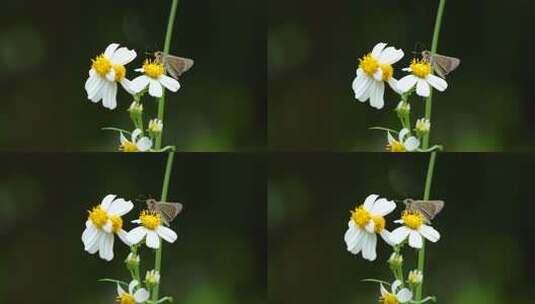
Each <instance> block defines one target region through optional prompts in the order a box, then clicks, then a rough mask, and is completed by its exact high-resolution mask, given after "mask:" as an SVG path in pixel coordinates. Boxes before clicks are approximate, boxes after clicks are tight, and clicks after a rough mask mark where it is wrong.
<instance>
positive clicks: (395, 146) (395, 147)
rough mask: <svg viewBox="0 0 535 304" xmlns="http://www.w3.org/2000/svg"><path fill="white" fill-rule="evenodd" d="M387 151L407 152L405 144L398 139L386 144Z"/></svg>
mask: <svg viewBox="0 0 535 304" xmlns="http://www.w3.org/2000/svg"><path fill="white" fill-rule="evenodd" d="M386 151H388V152H405V151H406V150H405V146H404V145H403V144H402V143H400V142H399V141H397V140H395V139H394V140H393V141H392V143H390V144H388V145H386Z"/></svg>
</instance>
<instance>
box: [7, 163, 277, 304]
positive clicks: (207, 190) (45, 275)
mask: <svg viewBox="0 0 535 304" xmlns="http://www.w3.org/2000/svg"><path fill="white" fill-rule="evenodd" d="M0 157H1V159H2V163H3V164H4V166H3V170H2V173H0V240H2V246H1V248H2V250H0V303H6V304H8V303H21V304H26V303H28V304H30V303H41V304H49V303H50V304H52V303H54V304H56V303H76V304H85V303H87V304H93V303H115V297H116V287H115V285H114V284H113V283H103V282H98V281H97V280H98V279H100V278H103V277H111V278H118V279H125V280H126V279H128V277H129V275H128V272H127V271H126V269H125V267H124V263H123V260H124V258H125V257H126V255H127V254H128V252H129V250H128V247H126V246H124V245H123V244H122V243H120V242H119V241H118V240H116V242H115V248H114V251H115V259H114V260H113V261H112V262H109V263H107V262H106V261H104V260H101V259H100V258H98V256H92V255H89V254H88V253H86V252H85V251H84V249H83V244H82V241H81V234H82V231H83V229H84V223H85V221H86V218H87V211H86V210H88V209H89V208H91V207H92V206H94V205H96V203H99V202H100V201H101V200H102V198H103V197H104V196H105V195H106V194H108V193H115V194H117V195H118V196H120V197H124V198H126V199H131V200H135V199H142V198H147V197H148V196H149V195H150V196H152V197H155V198H158V197H159V196H160V191H161V183H162V176H163V171H164V166H165V161H166V157H165V155H164V154H151V155H143V157H141V156H140V155H128V156H126V155H123V154H111V153H97V154H37V155H36V154H26V155H20V154H19V155H14V154H1V155H0ZM265 175H266V168H265V165H264V164H263V163H262V162H261V159H260V157H255V156H243V155H242V156H240V157H237V156H234V155H229V154H219V155H214V154H202V155H200V154H180V155H178V154H177V155H176V157H175V164H174V169H173V173H172V176H171V186H170V189H169V196H168V200H170V201H179V202H182V203H183V204H184V211H183V212H182V213H181V214H180V215H179V216H178V217H177V219H176V220H175V221H174V222H173V223H172V225H171V228H172V229H173V230H175V231H176V232H177V233H178V240H177V241H176V242H175V243H174V244H173V245H169V244H168V243H165V245H164V249H163V260H162V261H163V262H162V263H163V268H162V269H163V270H162V286H161V293H162V294H163V295H169V296H173V297H174V299H175V303H181V304H212V303H220V304H234V303H244V304H245V303H247V304H249V303H265V297H266V294H265V285H266V203H265V197H266V193H265V192H266V187H265V180H266V176H265ZM143 207H144V203H140V202H137V203H136V205H135V209H134V210H133V211H132V212H130V213H129V214H127V215H126V216H125V217H124V220H125V228H127V230H129V229H131V228H133V227H135V225H134V224H130V223H129V222H127V220H128V221H130V220H133V219H135V218H136V217H137V214H138V212H139V211H140V210H141V208H143ZM142 252H143V255H142V264H143V269H148V268H149V267H151V268H152V267H153V263H154V255H153V254H152V253H150V251H149V249H147V247H143V248H142ZM142 271H143V270H142ZM143 276H144V273H143Z"/></svg>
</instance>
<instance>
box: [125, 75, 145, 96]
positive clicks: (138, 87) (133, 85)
mask: <svg viewBox="0 0 535 304" xmlns="http://www.w3.org/2000/svg"><path fill="white" fill-rule="evenodd" d="M148 84H149V77H147V76H145V75H141V76H138V77H136V78H135V79H134V80H132V81H131V82H130V89H132V91H134V92H136V93H139V92H141V91H143V90H144V89H145V88H146V87H147V85H148Z"/></svg>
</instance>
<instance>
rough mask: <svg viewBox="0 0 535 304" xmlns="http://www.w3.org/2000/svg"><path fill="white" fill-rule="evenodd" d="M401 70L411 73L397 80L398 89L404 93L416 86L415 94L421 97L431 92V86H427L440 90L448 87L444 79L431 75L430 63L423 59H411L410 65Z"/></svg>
mask: <svg viewBox="0 0 535 304" xmlns="http://www.w3.org/2000/svg"><path fill="white" fill-rule="evenodd" d="M403 71H407V72H411V73H412V74H411V75H407V76H405V77H403V78H401V79H400V80H399V82H398V90H399V91H400V92H401V93H406V92H408V91H410V90H411V89H412V88H413V87H414V86H416V94H418V95H420V96H422V97H429V94H431V88H430V87H429V86H432V87H433V88H435V89H437V90H439V91H440V92H443V91H444V90H446V89H447V88H448V83H447V82H446V80H444V79H442V78H440V77H438V76H435V75H433V74H432V72H433V68H432V66H431V63H429V62H427V61H425V60H423V59H422V60H417V59H413V60H412V63H411V65H410V66H409V67H408V68H404V69H403Z"/></svg>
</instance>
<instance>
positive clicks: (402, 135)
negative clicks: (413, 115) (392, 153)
mask: <svg viewBox="0 0 535 304" xmlns="http://www.w3.org/2000/svg"><path fill="white" fill-rule="evenodd" d="M409 132H410V131H409V129H407V128H403V129H401V131H399V136H398V139H399V141H400V142H404V139H405V136H406V135H407V134H409Z"/></svg>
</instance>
